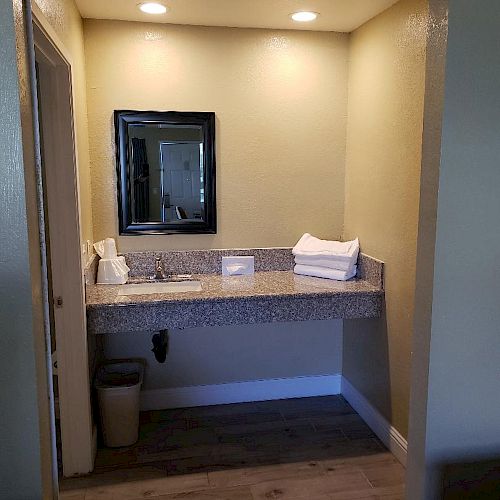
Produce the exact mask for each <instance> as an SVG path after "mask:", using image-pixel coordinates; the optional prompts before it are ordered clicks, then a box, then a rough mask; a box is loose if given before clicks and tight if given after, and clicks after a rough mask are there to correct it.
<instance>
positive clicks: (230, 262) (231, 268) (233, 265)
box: [222, 255, 255, 276]
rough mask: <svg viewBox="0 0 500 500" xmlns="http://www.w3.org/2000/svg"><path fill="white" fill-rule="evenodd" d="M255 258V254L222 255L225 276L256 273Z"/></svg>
mask: <svg viewBox="0 0 500 500" xmlns="http://www.w3.org/2000/svg"><path fill="white" fill-rule="evenodd" d="M254 262H255V258H254V257H253V256H250V257H248V256H237V255H235V256H231V257H222V275H223V276H242V275H243V276H248V275H252V274H254V269H255V264H254Z"/></svg>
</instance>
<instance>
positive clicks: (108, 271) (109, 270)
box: [97, 256, 130, 285]
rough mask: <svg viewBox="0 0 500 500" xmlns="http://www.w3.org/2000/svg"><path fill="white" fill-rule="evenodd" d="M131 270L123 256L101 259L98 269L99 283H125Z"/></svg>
mask: <svg viewBox="0 0 500 500" xmlns="http://www.w3.org/2000/svg"><path fill="white" fill-rule="evenodd" d="M129 271H130V269H129V267H128V266H127V264H126V263H125V257H123V256H121V257H116V258H114V259H101V260H100V261H99V268H98V270H97V283H98V284H99V285H123V284H124V283H126V282H127V280H128V272H129Z"/></svg>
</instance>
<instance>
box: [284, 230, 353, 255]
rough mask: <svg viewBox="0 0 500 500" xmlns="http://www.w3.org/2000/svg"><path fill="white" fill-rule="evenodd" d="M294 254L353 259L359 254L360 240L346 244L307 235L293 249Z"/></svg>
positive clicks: (346, 242)
mask: <svg viewBox="0 0 500 500" xmlns="http://www.w3.org/2000/svg"><path fill="white" fill-rule="evenodd" d="M292 252H293V254H294V255H303V256H305V255H307V256H318V257H325V256H328V257H338V258H342V260H344V259H352V258H353V256H354V255H356V257H357V253H358V252H359V240H358V238H356V239H355V240H352V241H345V242H342V241H328V240H320V239H319V238H315V237H314V236H311V235H310V234H309V233H306V234H304V235H303V236H302V238H300V240H299V241H298V242H297V244H296V245H295V246H294V247H293V250H292Z"/></svg>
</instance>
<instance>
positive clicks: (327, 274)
mask: <svg viewBox="0 0 500 500" xmlns="http://www.w3.org/2000/svg"><path fill="white" fill-rule="evenodd" d="M356 270H357V267H356V266H354V267H353V268H352V269H350V270H349V271H337V270H335V269H327V268H326V267H315V266H302V265H300V264H297V265H296V266H295V267H294V268H293V272H294V273H295V274H302V275H304V276H314V277H316V278H326V279H330V280H337V281H346V280H348V279H351V278H353V277H354V276H356Z"/></svg>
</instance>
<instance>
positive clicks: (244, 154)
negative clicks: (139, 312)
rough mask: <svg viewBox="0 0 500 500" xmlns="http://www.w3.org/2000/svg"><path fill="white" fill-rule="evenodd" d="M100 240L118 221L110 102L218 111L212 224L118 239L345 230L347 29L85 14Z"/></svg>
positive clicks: (253, 238)
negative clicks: (195, 231) (185, 232)
mask: <svg viewBox="0 0 500 500" xmlns="http://www.w3.org/2000/svg"><path fill="white" fill-rule="evenodd" d="M84 32H85V53H86V61H87V77H88V88H87V94H88V99H89V100H88V110H89V130H90V151H91V162H92V196H93V210H94V216H93V222H94V234H95V237H96V239H100V238H104V237H106V236H115V235H116V234H117V231H118V225H117V206H116V187H115V186H116V176H115V160H114V132H113V122H112V115H113V110H115V109H155V110H185V111H186V110H187V111H215V113H216V115H217V160H218V164H217V169H218V172H217V181H218V186H217V188H218V193H217V202H218V222H219V224H218V234H217V235H194V236H150V237H136V236H133V237H130V236H129V237H122V238H120V241H119V244H120V249H121V250H133V249H141V250H144V249H160V248H184V249H189V248H228V247H229V248H230V247H255V246H287V245H292V244H294V243H295V242H296V240H297V239H298V238H299V237H300V236H301V235H302V233H304V232H306V231H309V232H312V233H314V234H316V235H318V236H320V237H327V238H337V237H339V236H340V235H341V232H342V224H343V201H344V160H345V130H346V105H347V49H348V36H347V35H342V34H335V33H315V32H297V31H294V32H291V31H268V30H252V29H229V28H204V27H188V26H175V25H153V24H141V23H131V22H120V21H117V22H112V21H111V22H110V21H97V20H86V21H85V22H84Z"/></svg>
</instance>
